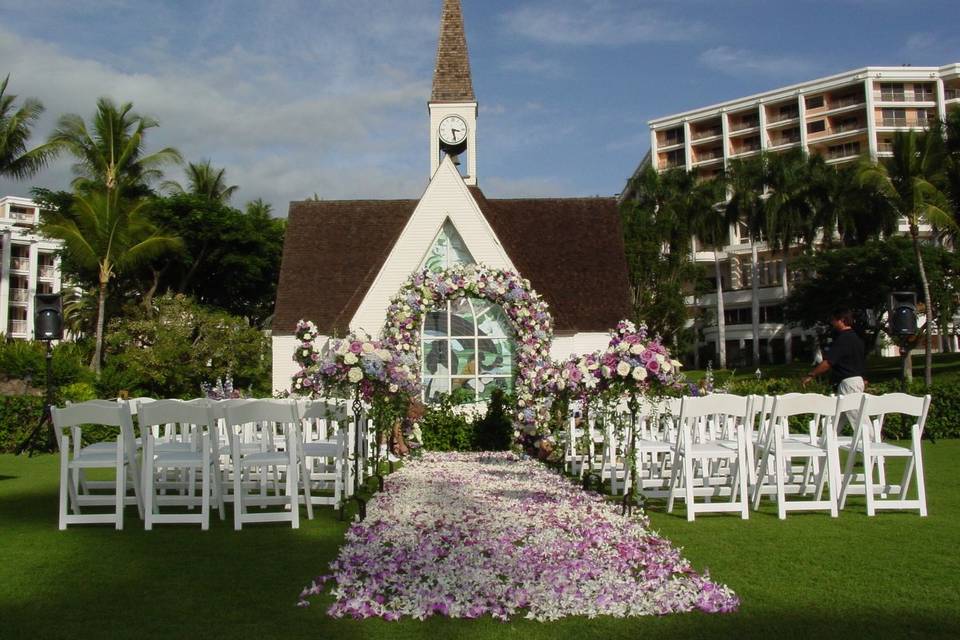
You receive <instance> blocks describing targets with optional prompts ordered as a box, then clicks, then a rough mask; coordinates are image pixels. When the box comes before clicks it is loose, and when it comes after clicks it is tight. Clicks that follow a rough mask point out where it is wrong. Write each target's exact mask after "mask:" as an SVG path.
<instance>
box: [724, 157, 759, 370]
mask: <svg viewBox="0 0 960 640" xmlns="http://www.w3.org/2000/svg"><path fill="white" fill-rule="evenodd" d="M766 163H767V157H766V156H765V155H763V154H761V155H759V156H754V157H751V158H744V159H742V160H734V161H733V162H731V163H730V168H729V169H728V171H727V173H726V175H725V178H724V180H725V182H726V187H727V196H728V198H727V205H726V218H727V219H728V220H734V221H736V222H740V223H743V224H744V225H745V226H746V227H747V231H748V233H749V235H750V299H751V314H750V315H751V317H752V318H753V320H752V334H753V335H752V337H753V341H752V342H753V356H754V360H755V361H756V360H757V359H758V358H759V355H760V291H759V274H758V273H757V241H758V240H762V239H763V238H764V235H763V234H764V233H765V230H766V218H765V215H764V213H765V212H764V201H763V195H764V185H765V184H766Z"/></svg>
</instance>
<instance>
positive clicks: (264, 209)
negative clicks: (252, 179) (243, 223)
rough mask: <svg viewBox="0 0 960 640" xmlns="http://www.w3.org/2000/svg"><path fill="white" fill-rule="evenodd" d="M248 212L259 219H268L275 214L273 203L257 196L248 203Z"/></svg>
mask: <svg viewBox="0 0 960 640" xmlns="http://www.w3.org/2000/svg"><path fill="white" fill-rule="evenodd" d="M246 214H247V215H248V216H251V217H254V218H257V219H267V218H270V217H272V216H273V205H272V204H270V203H269V202H264V201H263V198H257V199H256V200H251V201H250V202H248V203H247V206H246Z"/></svg>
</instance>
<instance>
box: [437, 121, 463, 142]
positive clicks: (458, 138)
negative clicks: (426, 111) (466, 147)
mask: <svg viewBox="0 0 960 640" xmlns="http://www.w3.org/2000/svg"><path fill="white" fill-rule="evenodd" d="M439 133H440V140H441V141H442V142H444V143H445V144H460V143H461V142H463V141H464V139H465V138H466V137H467V123H466V122H464V120H463V118H461V117H460V116H447V117H446V118H444V119H443V120H441V121H440V132H439Z"/></svg>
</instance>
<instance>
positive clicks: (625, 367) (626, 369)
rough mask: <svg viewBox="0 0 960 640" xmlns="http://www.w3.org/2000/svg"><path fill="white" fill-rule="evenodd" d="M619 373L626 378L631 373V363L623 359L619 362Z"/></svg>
mask: <svg viewBox="0 0 960 640" xmlns="http://www.w3.org/2000/svg"><path fill="white" fill-rule="evenodd" d="M617 374H618V375H620V376H623V377H624V378H625V377H627V376H628V375H630V365H629V364H628V363H626V362H624V361H623V360H621V361H620V362H618V363H617Z"/></svg>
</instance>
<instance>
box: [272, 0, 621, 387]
mask: <svg viewBox="0 0 960 640" xmlns="http://www.w3.org/2000/svg"><path fill="white" fill-rule="evenodd" d="M428 110H429V130H428V131H429V140H428V142H429V147H428V148H429V168H430V173H429V181H428V183H427V186H426V189H425V190H424V192H423V195H422V196H421V197H420V199H419V200H341V201H336V200H333V201H303V202H292V203H291V204H290V211H289V218H288V226H287V233H286V240H285V243H284V248H283V262H282V266H281V271H280V282H279V286H278V288H277V300H276V309H275V315H274V321H273V337H272V340H273V388H274V390H275V391H283V390H288V389H289V388H290V380H291V376H292V375H293V374H294V372H295V371H296V370H297V368H298V367H297V365H296V364H295V363H294V361H293V358H292V355H293V352H294V349H295V346H296V344H297V343H296V339H295V337H294V335H293V333H294V330H295V327H296V324H297V321H299V320H301V319H304V320H311V321H313V322H314V323H316V325H317V326H318V327H319V329H320V332H321V333H322V334H324V335H325V336H332V335H344V334H345V333H347V332H349V331H351V330H357V329H363V330H365V331H366V332H367V333H369V334H371V335H373V336H377V335H379V334H380V329H381V327H382V326H383V324H384V321H385V319H386V310H387V306H388V304H389V301H390V298H391V297H393V296H394V295H396V293H397V292H398V290H399V289H400V287H401V286H402V285H403V283H404V282H405V281H406V280H407V278H409V277H410V275H411V274H412V273H414V272H415V271H419V270H423V269H432V270H441V269H444V268H446V267H449V266H451V265H453V264H456V263H462V264H471V263H476V264H484V265H487V266H489V267H493V268H497V269H510V270H513V271H516V272H517V273H519V274H520V276H522V277H524V278H527V279H529V280H530V283H531V286H532V287H533V288H534V289H535V290H536V291H537V292H538V293H539V294H540V295H541V296H542V297H543V298H544V299H545V300H546V301H547V303H548V304H549V305H550V313H551V315H552V317H553V325H554V340H553V344H552V346H551V355H552V356H553V357H554V358H555V359H559V358H564V357H566V356H568V355H570V354H571V353H586V352H590V351H594V350H596V349H600V348H604V347H606V344H607V340H608V336H607V330H608V329H610V328H612V327H613V326H615V325H616V323H617V322H618V321H619V320H621V319H623V318H627V317H629V315H630V308H631V305H630V288H629V283H628V277H627V263H626V258H625V253H624V245H623V238H622V234H621V227H620V214H619V210H618V207H617V202H616V199H615V198H597V197H594V198H518V199H493V198H487V197H486V196H484V194H483V191H482V190H481V188H480V184H481V182H480V180H479V173H478V168H479V167H480V166H482V165H481V164H480V160H481V156H480V154H479V149H480V148H481V146H482V145H480V142H481V137H480V132H479V130H478V123H477V98H476V96H475V95H474V92H473V82H472V79H471V75H470V59H469V56H468V53H467V41H466V35H465V31H464V24H463V14H462V11H461V7H460V1H459V0H444V2H443V9H442V14H441V19H440V36H439V41H438V46H437V58H436V66H435V69H434V76H433V89H432V92H431V96H430V100H429V102H428ZM511 332H512V330H511V327H510V324H509V323H508V322H507V320H506V317H505V314H504V313H503V311H502V310H501V309H499V308H498V307H497V305H495V304H492V303H489V302H487V301H482V300H473V299H461V300H455V301H450V302H447V303H446V308H443V309H435V310H433V311H432V312H430V313H428V314H427V317H426V318H425V319H424V324H423V331H422V338H421V340H422V346H423V349H422V353H423V356H422V357H423V363H422V367H421V372H422V376H423V385H424V390H425V391H424V393H425V396H426V399H427V400H430V399H432V398H434V397H436V395H437V394H439V393H452V392H454V391H457V392H459V393H460V394H461V395H463V394H467V395H468V396H473V397H474V398H475V399H477V400H483V399H485V398H487V397H489V394H490V392H491V391H492V389H493V388H495V387H501V388H504V389H507V390H509V389H512V385H513V367H514V357H513V354H514V347H513V342H512V338H513V336H512V335H511Z"/></svg>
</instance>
